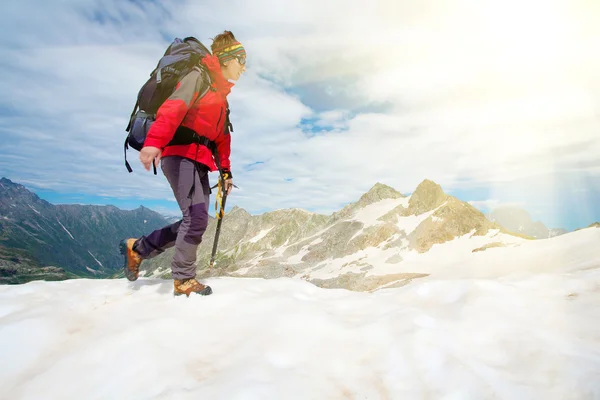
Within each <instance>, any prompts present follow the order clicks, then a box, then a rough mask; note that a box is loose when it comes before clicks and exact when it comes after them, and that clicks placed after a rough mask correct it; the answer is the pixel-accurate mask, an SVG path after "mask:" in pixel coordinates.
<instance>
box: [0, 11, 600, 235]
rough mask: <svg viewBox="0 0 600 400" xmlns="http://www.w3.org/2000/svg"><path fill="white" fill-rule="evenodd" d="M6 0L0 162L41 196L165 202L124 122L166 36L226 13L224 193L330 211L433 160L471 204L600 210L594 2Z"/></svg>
mask: <svg viewBox="0 0 600 400" xmlns="http://www.w3.org/2000/svg"><path fill="white" fill-rule="evenodd" d="M433 5H435V7H433ZM2 8H3V10H2V11H3V12H2V13H0V30H1V31H2V35H0V42H1V43H2V47H1V50H0V51H1V52H2V54H1V57H0V73H1V74H2V76H3V77H4V79H2V80H0V90H1V91H2V93H3V94H4V95H3V96H2V98H0V135H1V136H2V139H3V140H2V143H3V144H2V145H1V146H0V176H2V177H7V178H9V179H11V180H13V181H15V182H18V183H21V184H24V185H25V186H27V187H28V188H30V189H31V190H33V191H34V192H36V193H37V194H38V195H39V196H40V197H42V198H45V199H47V200H48V201H50V202H53V203H71V202H74V203H84V204H114V205H116V206H118V207H121V208H134V207H137V206H139V205H144V206H146V207H149V208H152V209H155V210H157V211H160V212H163V213H176V212H177V205H176V203H175V202H174V201H173V199H172V194H171V192H170V189H169V186H168V184H167V183H166V180H165V179H164V177H163V176H162V175H161V174H160V173H159V175H158V176H153V175H152V174H151V173H147V172H146V171H143V169H142V168H141V166H140V165H139V162H137V153H136V152H135V151H129V153H128V158H129V160H130V162H132V166H133V168H134V173H132V174H128V173H127V171H126V169H125V167H124V165H123V140H124V137H125V136H124V135H125V132H124V128H125V126H126V122H127V118H128V116H129V113H130V110H131V108H132V106H133V103H134V101H135V96H136V93H137V91H138V89H139V87H140V85H141V84H142V83H143V82H144V81H145V80H146V79H147V76H148V73H149V72H150V71H151V70H152V68H153V67H154V65H155V63H156V60H157V57H160V55H161V54H162V53H163V52H164V49H165V48H166V46H168V44H169V41H170V40H171V39H172V38H175V37H184V36H190V35H191V36H196V37H198V38H199V39H200V40H202V41H203V42H204V43H205V44H207V45H210V43H211V41H210V38H211V37H213V36H214V35H216V34H217V33H219V32H221V31H223V30H224V29H229V30H232V31H233V32H234V34H235V35H236V36H237V37H238V39H240V40H241V41H242V42H243V43H244V45H245V47H246V49H247V52H248V72H247V74H246V75H245V76H243V77H242V79H241V80H240V81H239V82H238V83H237V84H236V86H235V87H234V88H233V91H232V94H231V95H230V99H229V100H230V104H231V107H232V122H233V124H234V127H235V131H234V133H233V136H232V152H233V153H232V157H231V159H232V170H233V173H234V176H235V183H236V185H238V186H239V187H240V189H239V190H237V191H235V192H234V194H233V195H232V196H231V197H230V198H229V199H228V205H229V206H234V205H237V206H240V207H243V208H245V209H246V210H248V211H249V212H251V213H254V214H256V213H262V212H265V211H269V210H274V209H280V208H304V209H307V210H310V211H315V212H320V213H324V214H328V213H331V212H334V211H337V210H339V209H340V208H341V207H343V206H344V205H345V204H348V203H350V202H353V201H356V200H358V198H360V196H361V195H362V194H363V193H364V192H366V191H367V190H369V189H370V188H371V187H372V186H373V185H374V184H375V183H377V182H381V183H385V184H387V185H390V186H392V187H393V188H395V189H396V190H398V191H400V192H402V193H405V194H409V193H411V192H412V191H413V190H414V189H415V188H416V186H417V185H418V184H419V183H420V182H421V181H423V180H424V179H430V180H433V181H435V182H436V183H438V184H440V185H441V186H442V188H443V189H444V190H445V191H446V192H447V193H449V194H452V195H454V196H456V197H458V198H459V199H461V200H464V201H471V202H472V204H474V205H475V206H476V207H478V208H480V209H481V210H483V211H489V210H490V209H492V208H494V207H498V206H502V205H517V206H520V207H522V208H525V209H526V210H527V211H529V213H530V214H531V215H532V218H533V219H535V220H541V221H542V222H544V223H545V224H546V225H548V226H549V227H564V228H567V229H575V228H579V227H583V226H587V225H589V224H590V223H592V222H594V221H598V220H600V193H599V190H598V188H599V187H600V156H599V155H600V135H598V132H599V131H600V117H599V115H600V113H599V111H600V110H599V105H600V77H599V76H598V74H597V71H598V70H600V55H598V54H597V51H595V49H597V48H599V47H600V28H599V27H598V25H597V24H596V22H595V21H597V18H598V17H600V5H596V4H592V3H591V2H585V1H568V0H564V1H560V0H557V1H554V2H550V3H548V2H541V1H536V0H528V1H516V0H507V1H502V2H500V1H489V2H475V3H474V2H472V1H470V0H455V1H451V2H446V3H443V4H440V3H439V2H435V1H433V0H424V1H420V2H391V1H374V2H368V3H367V2H361V1H354V0H349V1H344V2H342V1H341V0H340V1H337V0H332V1H331V2H328V3H327V4H323V2H317V1H312V0H311V1H302V2H287V3H286V4H285V6H283V5H274V4H273V3H272V2H267V1H266V0H264V1H263V0H260V1H257V0H253V1H244V2H242V1H232V2H228V3H227V4H214V3H205V2H191V1H178V2H176V1H170V0H168V1H161V2H160V3H159V2H155V1H118V0H107V1H102V2H99V1H93V0H78V1H75V0H72V1H63V2H59V3H58V4H51V2H42V1H30V0H25V1H21V2H12V3H10V4H7V5H3V6H2ZM341 8H343V10H344V12H342V13H340V9H341ZM257 10H261V11H260V12H258V11H257ZM508 27H510V29H509V28H508ZM211 178H212V180H213V181H214V180H215V178H216V176H215V175H214V174H211Z"/></svg>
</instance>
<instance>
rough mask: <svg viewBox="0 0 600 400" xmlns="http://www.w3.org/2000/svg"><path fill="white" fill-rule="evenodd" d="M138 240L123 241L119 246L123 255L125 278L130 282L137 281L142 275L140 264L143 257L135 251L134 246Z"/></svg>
mask: <svg viewBox="0 0 600 400" xmlns="http://www.w3.org/2000/svg"><path fill="white" fill-rule="evenodd" d="M135 241H136V239H126V240H122V241H121V243H120V244H119V250H120V251H121V254H123V258H124V260H123V270H124V271H125V276H126V277H127V279H129V280H130V281H135V280H136V279H137V278H138V276H139V274H140V264H141V263H142V257H140V255H139V254H138V253H136V252H135V251H134V250H133V244H134V243H135Z"/></svg>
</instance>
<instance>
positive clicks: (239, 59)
mask: <svg viewBox="0 0 600 400" xmlns="http://www.w3.org/2000/svg"><path fill="white" fill-rule="evenodd" d="M235 58H236V59H237V60H238V62H239V63H240V65H246V57H245V56H235Z"/></svg>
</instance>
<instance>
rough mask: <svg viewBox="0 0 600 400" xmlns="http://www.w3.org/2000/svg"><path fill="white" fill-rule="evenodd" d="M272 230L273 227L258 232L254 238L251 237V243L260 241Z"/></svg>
mask: <svg viewBox="0 0 600 400" xmlns="http://www.w3.org/2000/svg"><path fill="white" fill-rule="evenodd" d="M271 230H273V227H271V228H268V229H263V230H262V231H260V232H258V234H257V235H256V236H254V237H253V238H251V239H249V240H248V242H250V243H256V242H258V241H259V240H260V239H262V238H264V237H265V236H267V234H268V233H269V232H271Z"/></svg>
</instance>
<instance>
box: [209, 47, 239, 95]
mask: <svg viewBox="0 0 600 400" xmlns="http://www.w3.org/2000/svg"><path fill="white" fill-rule="evenodd" d="M202 64H204V65H206V68H207V69H208V72H209V74H210V79H211V80H212V85H211V86H212V87H214V88H215V89H217V91H218V92H220V93H222V94H223V95H225V96H227V95H228V94H229V93H230V92H231V88H232V87H233V86H234V85H235V84H234V83H231V82H229V81H228V80H227V79H225V77H224V76H223V73H222V72H221V64H220V63H219V58H218V57H217V56H213V55H210V54H209V55H206V56H205V57H204V58H203V59H202Z"/></svg>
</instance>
